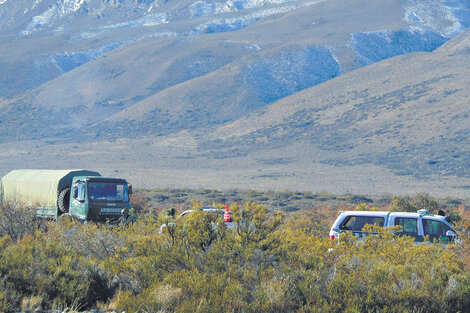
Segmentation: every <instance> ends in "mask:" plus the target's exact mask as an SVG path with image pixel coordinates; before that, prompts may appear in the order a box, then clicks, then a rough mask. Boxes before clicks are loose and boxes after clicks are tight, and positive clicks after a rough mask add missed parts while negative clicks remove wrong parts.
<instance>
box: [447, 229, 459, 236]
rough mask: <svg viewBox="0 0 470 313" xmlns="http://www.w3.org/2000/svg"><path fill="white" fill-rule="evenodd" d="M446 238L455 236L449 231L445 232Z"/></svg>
mask: <svg viewBox="0 0 470 313" xmlns="http://www.w3.org/2000/svg"><path fill="white" fill-rule="evenodd" d="M446 237H457V234H456V233H455V232H453V231H451V230H448V231H447V232H446Z"/></svg>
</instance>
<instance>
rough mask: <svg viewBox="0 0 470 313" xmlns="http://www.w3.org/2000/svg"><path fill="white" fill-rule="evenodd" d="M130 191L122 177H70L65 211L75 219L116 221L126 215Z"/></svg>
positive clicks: (128, 207)
mask: <svg viewBox="0 0 470 313" xmlns="http://www.w3.org/2000/svg"><path fill="white" fill-rule="evenodd" d="M130 194H132V186H131V185H129V184H128V183H127V181H126V180H124V179H120V178H109V177H99V176H96V177H87V176H78V177H74V178H73V180H72V190H71V194H70V205H69V214H70V215H71V216H72V217H74V218H76V219H79V220H90V221H106V220H109V221H111V222H115V221H119V220H120V219H125V218H127V216H128V215H129V209H130V201H129V197H130Z"/></svg>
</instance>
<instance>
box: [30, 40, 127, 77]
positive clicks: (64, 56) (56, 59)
mask: <svg viewBox="0 0 470 313" xmlns="http://www.w3.org/2000/svg"><path fill="white" fill-rule="evenodd" d="M123 44H124V43H113V44H110V45H106V46H103V47H100V48H98V49H90V50H86V51H73V52H63V53H56V54H53V55H50V56H46V57H42V58H39V59H37V60H35V61H34V68H35V73H36V76H39V77H40V76H41V75H42V73H41V72H42V71H43V70H44V69H47V68H49V67H50V66H51V65H52V66H54V67H55V68H56V69H57V70H58V71H59V72H60V73H66V72H69V71H71V70H73V69H75V68H77V67H79V66H81V65H83V64H85V63H87V62H89V61H91V60H94V59H96V58H97V57H99V56H101V55H103V54H105V53H107V52H109V51H111V50H114V49H116V48H118V47H120V46H122V45H123Z"/></svg>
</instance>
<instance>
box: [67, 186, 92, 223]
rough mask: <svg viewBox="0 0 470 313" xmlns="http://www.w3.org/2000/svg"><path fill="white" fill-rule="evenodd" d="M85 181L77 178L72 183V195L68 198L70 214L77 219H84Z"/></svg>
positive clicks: (85, 214) (85, 211) (85, 212)
mask: <svg viewBox="0 0 470 313" xmlns="http://www.w3.org/2000/svg"><path fill="white" fill-rule="evenodd" d="M85 186H86V184H85V182H84V181H81V180H78V181H76V182H74V183H73V186H72V197H71V198H70V214H72V215H73V216H74V217H76V218H79V219H86V216H87V213H88V212H87V210H86V207H87V205H86V202H87V201H86V189H85Z"/></svg>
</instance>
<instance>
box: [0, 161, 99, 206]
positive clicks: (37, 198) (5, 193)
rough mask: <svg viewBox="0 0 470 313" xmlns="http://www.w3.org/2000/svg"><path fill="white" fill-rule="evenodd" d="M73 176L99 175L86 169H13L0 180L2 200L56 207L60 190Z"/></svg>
mask: <svg viewBox="0 0 470 313" xmlns="http://www.w3.org/2000/svg"><path fill="white" fill-rule="evenodd" d="M75 176H101V175H100V174H99V173H97V172H93V171H87V170H15V171H11V172H10V173H8V174H6V175H5V176H4V177H3V178H2V180H1V182H0V192H1V194H0V195H1V197H2V200H4V201H9V202H12V203H18V204H23V205H28V206H39V207H56V206H57V197H58V194H59V192H60V191H61V190H63V189H64V188H67V187H70V185H71V183H72V178H73V177H75Z"/></svg>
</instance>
